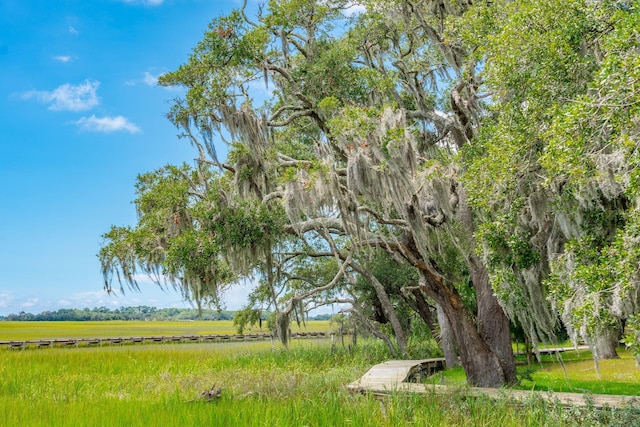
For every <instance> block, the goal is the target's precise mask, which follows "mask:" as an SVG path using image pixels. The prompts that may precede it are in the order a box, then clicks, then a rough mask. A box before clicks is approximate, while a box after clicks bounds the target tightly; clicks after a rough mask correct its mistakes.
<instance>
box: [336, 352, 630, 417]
mask: <svg viewBox="0 0 640 427" xmlns="http://www.w3.org/2000/svg"><path fill="white" fill-rule="evenodd" d="M443 366H444V359H423V360H391V361H388V362H384V363H380V364H378V365H375V366H374V367H372V368H371V369H369V371H367V373H365V374H364V375H363V376H362V377H361V378H360V379H358V380H356V381H354V382H352V383H351V384H349V385H347V388H348V390H349V391H351V392H353V393H373V394H376V395H380V396H385V395H389V393H392V392H409V393H420V394H449V393H452V392H453V391H454V390H463V391H464V392H465V393H466V394H468V395H470V396H488V397H491V398H493V399H505V398H506V399H515V400H518V401H527V400H530V399H532V398H533V397H534V396H535V397H539V398H542V399H545V400H548V401H551V402H556V401H557V402H559V403H560V404H562V405H573V406H590V405H592V406H594V407H596V408H604V407H612V408H623V407H625V406H628V405H634V406H638V405H640V397H638V396H619V395H608V394H582V393H561V392H540V391H528V390H513V389H506V388H501V389H493V388H480V387H457V388H456V387H450V386H443V385H433V384H420V383H418V382H411V381H415V376H416V375H420V374H421V373H422V374H429V373H430V372H433V371H434V370H437V369H438V368H442V367H443Z"/></svg>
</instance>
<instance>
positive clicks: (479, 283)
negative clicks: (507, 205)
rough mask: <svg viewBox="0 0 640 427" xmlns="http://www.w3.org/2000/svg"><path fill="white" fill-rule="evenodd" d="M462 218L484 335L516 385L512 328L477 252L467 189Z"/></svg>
mask: <svg viewBox="0 0 640 427" xmlns="http://www.w3.org/2000/svg"><path fill="white" fill-rule="evenodd" d="M458 197H459V205H458V208H459V210H458V219H459V220H460V222H461V223H462V225H463V226H464V227H465V228H466V229H467V231H468V234H467V236H469V243H470V244H471V250H470V251H469V254H468V255H467V256H466V264H467V267H468V268H469V273H470V275H471V282H472V283H473V287H474V288H475V290H476V303H477V306H478V316H477V317H478V319H477V326H478V332H479V333H480V336H481V337H482V338H483V339H484V341H485V342H486V343H487V345H488V346H489V348H490V349H491V351H492V352H493V353H494V354H495V355H496V356H497V357H498V360H499V362H500V366H501V367H502V370H503V372H504V376H505V381H506V382H507V384H514V383H515V382H516V381H517V378H516V364H515V360H514V357H513V347H512V346H511V329H510V328H509V319H508V318H507V315H506V314H505V313H504V310H503V309H502V307H501V306H500V304H499V303H498V298H497V297H496V296H495V294H494V293H493V288H492V287H491V283H490V282H489V274H488V273H487V270H486V268H485V266H484V264H483V263H482V260H481V259H480V258H479V257H478V256H477V255H476V254H475V252H474V250H475V247H476V240H475V237H474V233H475V225H474V223H473V211H472V210H471V207H470V206H469V205H468V204H467V195H466V192H465V191H464V189H463V188H461V189H460V190H459V192H458Z"/></svg>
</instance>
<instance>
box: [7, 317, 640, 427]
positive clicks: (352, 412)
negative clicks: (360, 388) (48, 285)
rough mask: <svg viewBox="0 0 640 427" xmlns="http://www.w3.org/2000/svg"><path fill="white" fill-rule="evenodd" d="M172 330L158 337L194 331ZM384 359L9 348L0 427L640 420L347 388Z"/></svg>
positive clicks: (251, 349) (255, 347) (210, 349)
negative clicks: (217, 393) (214, 390)
mask: <svg viewBox="0 0 640 427" xmlns="http://www.w3.org/2000/svg"><path fill="white" fill-rule="evenodd" d="M16 323H17V322H16ZM179 323H182V322H179ZM189 323H191V322H189ZM127 325H129V322H125V325H124V326H116V325H115V324H114V325H112V327H113V329H111V330H108V331H107V332H106V333H107V334H108V335H117V336H130V335H136V334H140V333H141V332H136V333H130V331H129V329H126V326H127ZM61 326H66V327H62V329H61V331H62V332H63V335H64V336H70V335H71V334H70V333H69V331H70V330H73V329H72V328H70V327H71V326H72V325H61ZM61 326H58V327H61ZM118 327H120V328H125V329H124V330H123V329H120V330H118ZM173 327H174V326H173V325H172V326H171V328H173ZM184 327H185V328H188V327H191V326H188V325H186V326H184ZM193 327H196V328H199V327H200V326H199V325H193ZM171 328H170V329H169V330H166V331H164V332H162V331H157V332H154V333H158V334H166V333H195V332H193V331H185V330H183V329H180V330H179V331H176V330H174V329H171ZM5 330H6V328H5ZM42 330H43V329H39V330H37V331H36V332H41V331H42ZM172 331H175V332H172ZM91 332H92V335H95V332H94V331H93V330H92V331H91ZM52 333H53V332H52ZM55 333H56V334H57V333H58V332H55ZM206 333H216V331H211V332H209V331H207V332H206ZM5 336H6V335H5ZM38 337H40V335H38ZM11 338H12V339H13V338H23V337H17V336H12V337H11ZM416 348H417V347H416ZM425 348H429V346H425ZM426 353H428V351H426V350H422V353H420V354H416V355H414V356H418V355H421V356H423V357H428V356H430V354H426ZM389 358H390V355H389V354H388V352H387V350H386V348H385V347H384V345H383V344H382V343H381V342H380V341H375V342H372V341H367V340H361V341H360V343H359V344H358V346H357V347H355V349H354V348H349V347H343V346H341V345H340V346H335V347H332V346H331V344H330V341H329V340H295V341H293V342H292V344H291V347H290V349H289V350H284V349H283V348H282V347H281V346H280V345H279V344H275V345H274V344H272V343H271V342H268V341H267V342H264V341H263V342H252V343H244V342H237V343H228V344H226V343H225V344H215V343H198V344H189V345H185V344H157V345H126V346H105V347H93V348H91V347H80V348H50V349H40V350H38V349H30V350H8V349H2V350H0V426H36V427H37V426H73V427H76V426H201V425H203V426H204V425H206V426H404V425H411V426H518V427H523V426H556V425H558V426H573V425H575V426H581V425H585V426H592V425H624V426H632V425H639V423H640V414H638V413H637V412H634V411H631V410H629V411H623V412H613V411H606V410H605V411H594V410H590V409H580V408H574V409H570V410H567V409H566V408H562V407H559V406H555V405H553V404H549V403H546V402H543V401H542V400H536V399H533V400H532V401H530V402H526V403H515V402H510V401H508V400H501V401H497V402H496V401H492V400H489V399H488V398H470V397H467V396H465V394H464V391H463V390H462V389H456V388H454V389H453V390H452V392H451V394H450V395H446V396H436V395H422V396H417V395H414V396H409V395H391V396H389V397H385V398H382V399H379V398H376V397H375V396H372V395H360V394H356V395H352V394H349V393H348V392H347V391H346V389H345V386H346V384H348V383H349V382H351V381H353V380H355V379H357V378H358V377H360V376H361V375H362V374H363V373H364V372H366V371H367V370H368V369H369V368H370V367H371V366H372V365H374V364H376V363H379V362H381V361H384V360H388V359H389ZM579 363H582V361H579ZM214 384H215V385H216V387H220V388H222V396H221V398H220V399H218V400H215V401H213V402H206V401H204V400H202V399H200V398H199V396H200V394H201V392H202V391H204V390H207V389H209V388H210V387H211V386H212V385H214Z"/></svg>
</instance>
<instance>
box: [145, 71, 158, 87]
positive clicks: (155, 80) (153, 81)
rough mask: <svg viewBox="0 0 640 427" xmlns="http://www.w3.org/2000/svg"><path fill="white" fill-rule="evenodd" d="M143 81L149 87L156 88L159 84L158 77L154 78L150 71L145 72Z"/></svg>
mask: <svg viewBox="0 0 640 427" xmlns="http://www.w3.org/2000/svg"><path fill="white" fill-rule="evenodd" d="M142 81H143V82H144V84H146V85H147V86H155V85H157V84H158V76H154V75H153V74H151V73H150V72H148V71H145V72H144V77H143V78H142Z"/></svg>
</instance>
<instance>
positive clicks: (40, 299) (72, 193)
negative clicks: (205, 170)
mask: <svg viewBox="0 0 640 427" xmlns="http://www.w3.org/2000/svg"><path fill="white" fill-rule="evenodd" d="M240 3H241V1H240V0H237V1H236V0H227V1H215V0H146V1H142V0H140V1H134V0H91V1H87V0H0V183H1V185H0V243H1V244H0V315H2V314H8V313H17V312H19V311H22V310H24V311H27V312H32V313H37V312H40V311H43V310H53V309H58V308H71V307H73V308H84V307H90V308H91V307H94V306H102V305H105V306H108V307H112V308H115V307H119V306H123V305H124V306H127V305H143V304H144V305H155V306H157V307H167V306H175V307H181V306H189V305H188V304H185V303H184V302H182V300H181V297H180V295H179V294H178V293H176V292H169V293H164V292H162V291H160V290H159V289H158V288H157V287H156V286H154V285H152V284H143V288H142V292H141V293H135V292H127V293H126V294H125V295H124V296H122V295H120V296H117V297H112V296H108V295H107V294H106V293H105V292H104V291H103V289H102V276H101V275H100V266H99V262H98V259H97V258H96V253H97V252H98V250H99V248H100V244H101V235H102V234H103V233H105V232H106V231H108V230H109V228H110V226H111V225H112V224H113V225H132V224H134V223H135V220H136V214H135V209H134V206H133V204H132V203H131V202H132V200H133V199H134V183H135V179H136V176H137V175H138V174H140V173H144V172H147V171H151V170H154V169H157V168H159V167H161V166H163V165H165V164H167V163H173V164H178V163H181V162H183V161H188V162H191V161H192V159H193V158H194V157H195V153H194V152H193V150H192V148H191V147H189V145H188V144H187V143H186V142H185V141H180V140H178V138H177V137H176V134H177V133H178V131H177V129H175V128H174V127H173V126H172V125H171V124H170V123H169V122H168V120H167V119H166V118H165V117H164V115H165V113H166V112H167V111H168V110H169V101H170V100H171V99H172V98H174V97H176V96H178V95H179V94H180V92H179V91H177V90H176V89H166V88H161V87H159V86H157V85H156V78H157V76H158V75H160V74H162V73H164V72H167V71H172V70H174V69H176V68H177V67H178V66H179V65H180V64H181V63H183V62H185V61H186V59H187V57H188V54H189V53H190V52H191V49H192V47H193V46H194V45H195V44H196V43H197V42H198V41H199V40H200V39H201V38H202V36H203V34H204V32H205V30H206V28H207V24H208V23H209V21H210V20H211V19H213V18H214V17H216V16H219V15H221V14H223V13H226V12H228V11H229V10H231V9H232V8H235V7H238V6H239V4H240ZM244 294H246V290H244V289H242V288H240V289H237V290H236V291H235V292H232V293H231V294H229V297H228V299H227V305H228V307H229V308H232V309H233V308H238V306H239V305H240V303H241V302H242V296H243V295H244Z"/></svg>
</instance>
